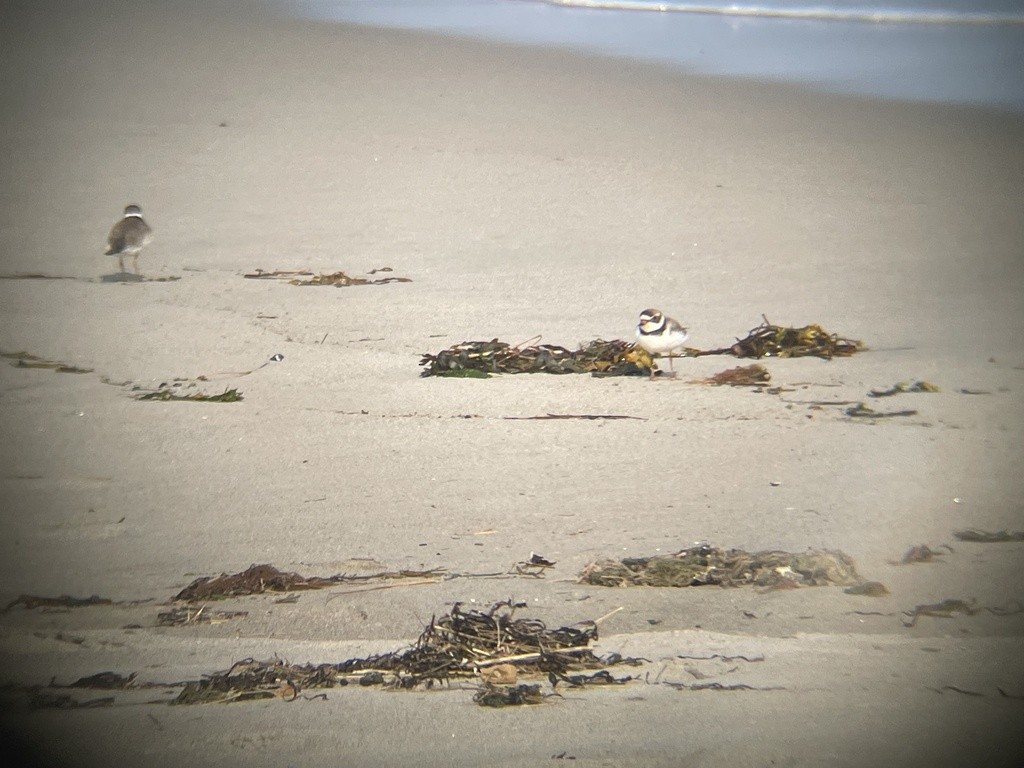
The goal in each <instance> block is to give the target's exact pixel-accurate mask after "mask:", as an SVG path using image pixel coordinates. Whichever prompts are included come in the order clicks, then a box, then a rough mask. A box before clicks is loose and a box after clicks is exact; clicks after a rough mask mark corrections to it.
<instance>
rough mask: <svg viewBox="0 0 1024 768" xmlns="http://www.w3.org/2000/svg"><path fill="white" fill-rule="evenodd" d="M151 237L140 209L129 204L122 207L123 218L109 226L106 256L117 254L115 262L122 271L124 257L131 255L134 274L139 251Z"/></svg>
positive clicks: (137, 268) (137, 269)
mask: <svg viewBox="0 0 1024 768" xmlns="http://www.w3.org/2000/svg"><path fill="white" fill-rule="evenodd" d="M152 239H153V230H152V229H150V227H149V224H147V223H146V222H145V221H144V220H143V218H142V209H141V208H139V206H137V205H129V206H128V207H127V208H125V209H124V218H123V219H121V220H120V221H119V222H117V223H116V224H115V225H114V226H113V227H111V228H110V234H109V235H107V245H108V246H109V247H108V248H107V253H106V255H107V256H117V263H118V264H119V265H120V267H121V272H124V257H125V256H131V257H132V266H133V268H134V269H135V274H139V251H141V250H142V249H143V248H144V247H145V246H146V245H147V244H148V243H149V241H150V240H152Z"/></svg>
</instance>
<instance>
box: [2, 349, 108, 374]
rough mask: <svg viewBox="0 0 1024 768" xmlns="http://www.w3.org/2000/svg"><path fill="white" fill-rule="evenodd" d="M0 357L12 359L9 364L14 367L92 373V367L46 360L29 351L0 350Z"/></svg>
mask: <svg viewBox="0 0 1024 768" xmlns="http://www.w3.org/2000/svg"><path fill="white" fill-rule="evenodd" d="M0 357H5V358H7V359H8V360H11V361H13V362H12V363H11V365H13V366H14V367H15V368H46V369H48V370H51V371H56V372H57V373H92V372H93V369H92V368H79V367H78V366H77V365H69V364H67V363H61V362H59V361H57V360H47V359H46V358H42V357H38V356H36V355H33V354H31V353H29V352H25V351H21V352H3V351H0Z"/></svg>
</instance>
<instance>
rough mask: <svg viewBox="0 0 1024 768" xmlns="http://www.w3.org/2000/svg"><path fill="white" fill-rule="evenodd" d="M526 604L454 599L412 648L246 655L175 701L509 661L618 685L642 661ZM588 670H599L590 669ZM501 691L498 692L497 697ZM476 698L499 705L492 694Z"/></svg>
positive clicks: (566, 679) (442, 679) (435, 674)
mask: <svg viewBox="0 0 1024 768" xmlns="http://www.w3.org/2000/svg"><path fill="white" fill-rule="evenodd" d="M525 605H526V604H525V603H516V602H513V601H511V600H506V601H502V602H499V603H495V604H494V605H492V606H491V607H490V609H489V610H487V611H477V610H469V611H466V610H463V608H462V605H461V604H459V603H456V604H455V605H454V606H452V609H451V611H450V612H449V613H447V614H445V615H444V616H442V617H441V618H439V619H438V618H432V619H431V621H430V624H428V625H427V626H426V628H425V629H424V630H423V633H422V634H421V635H420V637H419V639H418V640H417V641H416V642H415V643H414V644H413V645H412V646H410V647H408V648H406V649H404V650H401V651H396V652H392V653H385V654H381V655H375V656H368V657H366V658H354V659H348V660H346V661H342V662H339V663H334V664H319V665H314V664H303V665H295V664H289V663H287V662H285V661H281V660H280V659H274V660H272V661H254V660H253V659H246V660H244V661H240V662H238V663H236V664H234V665H233V666H232V667H231V668H230V669H228V670H226V671H224V672H218V673H214V674H211V675H207V676H205V677H204V678H203V679H202V680H195V681H190V682H187V683H185V687H184V689H183V690H182V691H181V693H180V694H179V695H178V697H177V699H175V701H174V702H173V703H175V704H205V703H215V702H229V701H247V700H251V699H269V698H274V697H275V696H276V697H281V698H286V699H294V698H296V697H298V695H299V694H300V692H301V691H303V690H304V689H309V688H314V689H315V688H334V687H337V686H344V685H348V684H349V683H351V682H355V683H358V684H359V685H364V686H371V685H383V686H387V687H391V688H399V689H412V688H416V687H417V686H420V685H423V686H424V687H427V688H431V687H433V686H434V685H436V684H442V683H445V684H447V683H450V682H451V681H452V680H454V679H473V678H477V677H479V676H480V670H481V669H483V668H487V667H491V666H494V665H499V664H506V665H508V664H511V665H514V666H515V667H516V670H517V671H518V672H521V673H525V674H531V673H532V674H543V675H546V676H547V678H548V680H549V681H550V682H551V684H552V685H557V684H559V683H564V684H567V685H570V686H582V685H586V684H617V683H624V682H627V681H628V680H630V679H631V678H630V677H628V676H627V677H623V678H615V677H613V676H612V675H611V674H610V673H608V672H607V670H606V669H605V667H609V666H613V665H616V664H631V665H637V664H640V663H641V662H640V660H638V659H630V658H623V657H622V656H619V655H618V654H610V655H609V656H608V657H607V658H604V659H602V658H599V657H598V656H596V655H595V654H594V652H593V651H592V650H591V649H590V644H591V643H592V642H594V641H596V640H597V622H586V623H584V624H583V625H580V626H573V627H559V628H558V629H548V628H547V626H546V625H545V624H544V622H542V621H540V620H538V619H528V618H515V616H514V614H515V612H516V610H517V609H519V608H522V607H525ZM586 670H597V672H594V673H591V674H587V673H586V672H585V671H586ZM487 690H489V691H492V692H495V691H496V692H499V693H502V694H504V695H505V696H506V697H511V698H512V699H516V700H515V701H508V702H506V703H533V702H531V701H528V699H530V698H531V697H530V696H526V697H525V699H524V697H523V696H522V694H523V693H525V692H524V691H519V692H518V693H509V692H508V691H502V690H501V689H499V688H495V687H494V686H489V687H488V688H487ZM499 698H500V697H499ZM478 703H481V704H484V705H487V706H494V705H495V702H493V701H478Z"/></svg>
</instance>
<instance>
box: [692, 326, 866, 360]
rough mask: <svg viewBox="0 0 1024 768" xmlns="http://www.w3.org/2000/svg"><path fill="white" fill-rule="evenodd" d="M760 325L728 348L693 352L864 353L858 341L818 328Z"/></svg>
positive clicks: (824, 355) (763, 354)
mask: <svg viewBox="0 0 1024 768" xmlns="http://www.w3.org/2000/svg"><path fill="white" fill-rule="evenodd" d="M761 317H762V319H763V322H762V323H761V325H759V326H757V327H756V328H754V329H752V330H751V331H750V333H748V334H747V336H746V337H745V338H742V339H737V340H736V343H735V344H733V345H732V346H731V347H724V348H721V349H712V350H709V351H706V352H695V353H694V354H695V355H698V356H699V355H735V356H736V357H753V358H762V357H821V358H824V359H826V360H831V359H832V358H833V357H849V356H850V355H852V354H854V353H855V352H860V351H861V350H862V349H864V345H863V344H862V343H861V342H860V341H856V340H854V339H845V338H843V337H842V336H839V335H837V334H835V333H829V332H828V331H826V330H825V329H824V328H822V327H821V326H820V325H805V326H803V327H802V328H787V327H783V326H780V325H772V324H771V323H770V322H768V318H767V317H764V315H762V316H761Z"/></svg>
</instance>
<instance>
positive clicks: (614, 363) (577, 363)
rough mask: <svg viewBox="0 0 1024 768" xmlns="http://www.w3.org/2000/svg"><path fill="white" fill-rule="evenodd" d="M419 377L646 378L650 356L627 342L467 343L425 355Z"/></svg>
mask: <svg viewBox="0 0 1024 768" xmlns="http://www.w3.org/2000/svg"><path fill="white" fill-rule="evenodd" d="M420 365H422V366H426V367H425V368H424V369H423V371H422V372H421V373H420V375H421V376H465V375H466V374H465V373H464V372H466V371H478V372H481V373H484V374H491V373H541V372H543V373H593V374H595V375H601V376H640V375H646V374H647V373H648V372H649V371H650V370H651V367H652V366H653V360H652V359H651V356H650V355H649V354H648V353H647V352H645V351H644V350H642V349H639V348H638V347H636V346H635V345H633V344H631V343H630V342H628V341H621V340H615V341H604V340H603V339H595V340H594V341H591V342H590V343H588V344H585V345H581V346H580V347H579V348H577V349H576V350H569V349H566V348H565V347H559V346H556V345H554V344H537V345H534V346H522V345H512V344H508V343H506V342H504V341H498V340H497V339H492V340H491V341H466V342H463V343H462V344H456V345H455V346H453V347H449V348H448V349H445V350H442V351H441V352H438V353H437V354H436V355H431V354H424V355H423V358H422V359H421V360H420Z"/></svg>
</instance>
